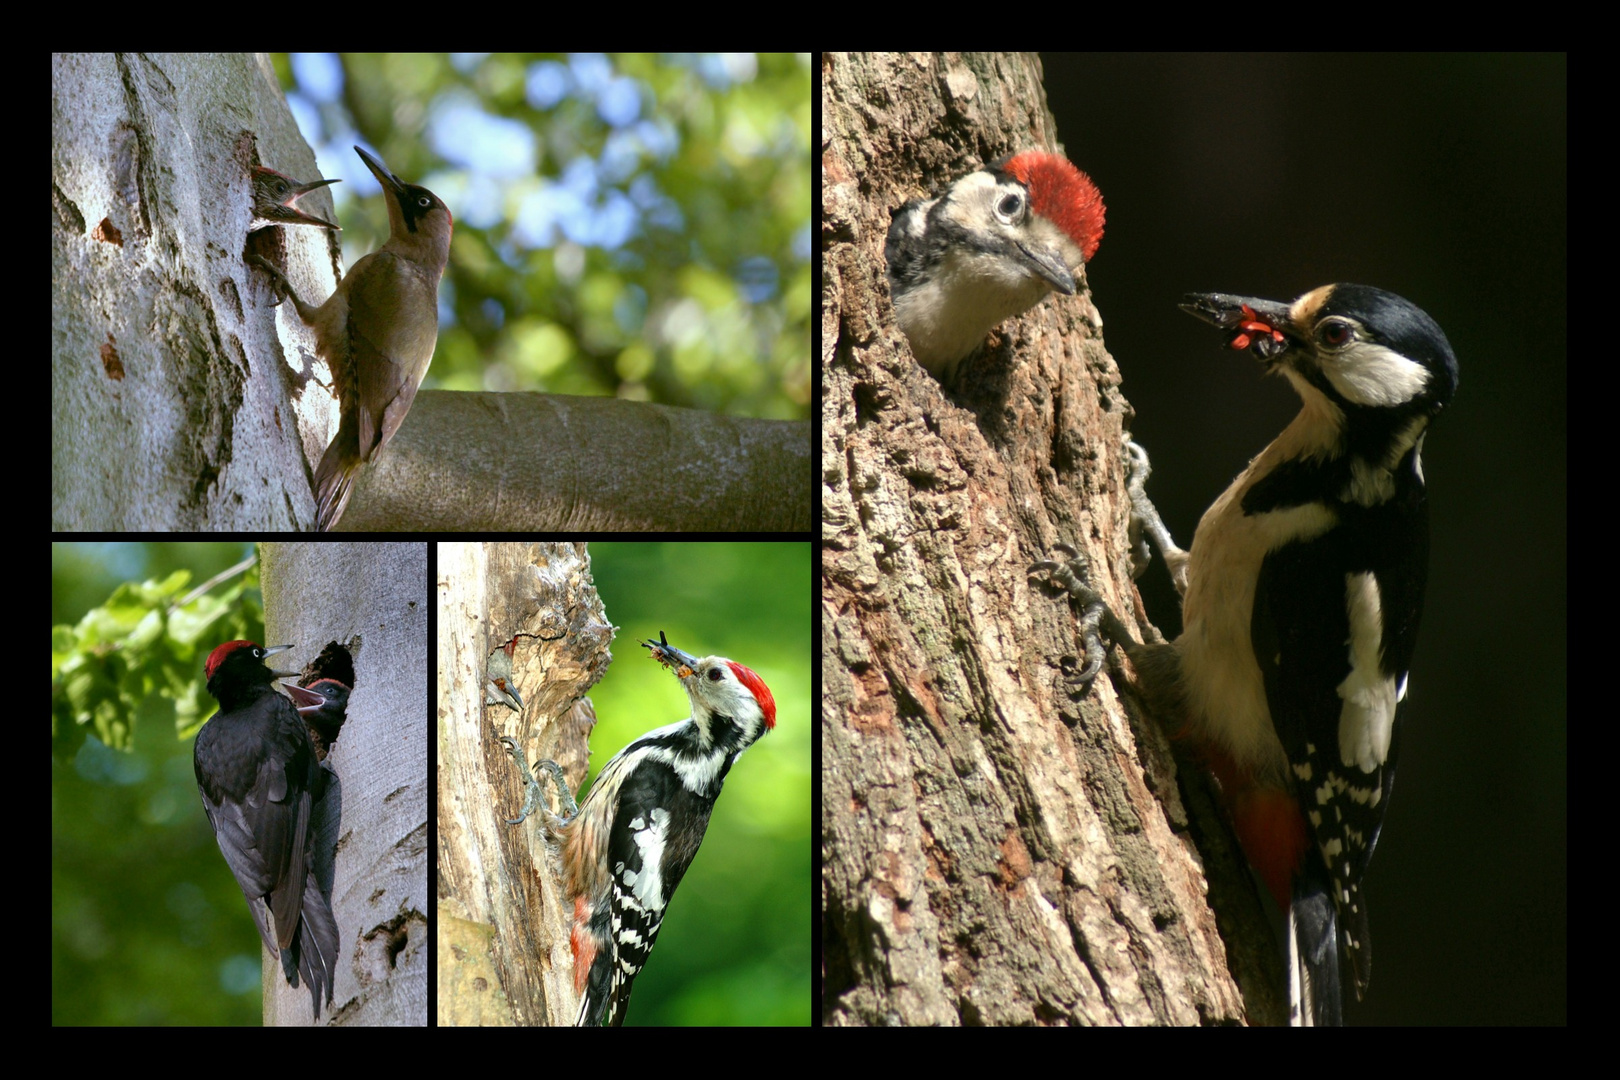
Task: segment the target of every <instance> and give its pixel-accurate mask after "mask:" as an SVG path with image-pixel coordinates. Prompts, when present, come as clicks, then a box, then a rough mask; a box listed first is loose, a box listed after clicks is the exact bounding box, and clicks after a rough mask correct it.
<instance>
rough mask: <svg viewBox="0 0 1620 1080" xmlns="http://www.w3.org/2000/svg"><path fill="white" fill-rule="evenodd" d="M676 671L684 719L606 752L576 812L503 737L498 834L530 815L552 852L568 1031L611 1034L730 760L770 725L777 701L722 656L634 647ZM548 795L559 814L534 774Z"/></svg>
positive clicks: (557, 779)
mask: <svg viewBox="0 0 1620 1080" xmlns="http://www.w3.org/2000/svg"><path fill="white" fill-rule="evenodd" d="M642 644H643V645H645V646H646V647H647V648H648V649H651V650H652V656H653V659H655V660H657V661H658V662H659V663H661V664H663V665H664V666H665V667H667V668H669V669H670V670H671V671H673V672H674V673H675V675H676V676H677V677H678V678H679V679H680V680H681V686H682V687H683V688H685V690H686V694H687V697H689V698H690V699H691V701H692V715H691V716H690V717H688V718H687V719H685V720H682V721H680V722H679V723H676V724H670V725H669V726H668V727H661V728H658V729H657V730H655V731H649V732H647V734H645V735H643V736H641V738H639V739H636V740H635V741H634V742H632V743H631V744H630V745H628V746H626V747H625V748H624V749H623V750H620V751H619V752H618V753H617V754H615V755H614V756H613V758H612V760H610V761H609V762H608V763H607V764H606V765H604V766H602V771H601V772H600V773H599V774H598V775H597V777H596V782H595V783H594V784H592V785H591V790H590V791H589V792H588V793H587V794H586V796H585V801H584V803H583V804H581V805H579V806H578V807H576V806H575V805H574V798H573V796H572V795H571V794H570V793H569V790H568V784H567V782H566V781H564V779H563V772H562V767H561V766H560V765H558V764H557V763H556V762H555V761H539V762H536V763H535V766H534V770H533V772H532V773H531V772H530V770H529V768H528V763H527V759H526V758H525V756H524V754H523V749H522V747H520V746H519V745H518V743H517V741H516V740H515V739H512V738H511V737H509V736H503V737H502V738H501V742H503V743H505V744H506V748H507V751H508V752H509V753H510V754H511V755H512V759H513V761H514V762H516V764H517V766H518V768H519V770H521V772H522V773H523V776H524V781H525V785H526V789H527V790H526V794H525V798H524V803H523V810H522V812H521V813H520V814H519V815H518V817H517V818H516V819H515V820H512V819H507V824H508V825H516V824H518V823H519V822H521V821H523V820H524V819H525V818H527V817H528V816H529V815H530V814H531V813H534V814H535V816H536V817H537V819H538V820H539V822H540V825H541V828H542V830H543V831H544V833H545V834H546V838H547V841H548V843H549V844H550V845H552V846H553V847H554V848H556V849H558V850H560V852H561V855H562V864H563V883H564V886H565V888H566V890H567V894H568V898H569V899H570V900H571V901H572V902H573V905H574V928H573V934H572V941H571V944H572V946H573V953H574V989H575V991H576V992H577V993H578V994H579V1013H578V1016H577V1018H576V1020H575V1023H576V1024H578V1025H579V1026H581V1027H594V1026H598V1025H605V1026H611V1027H618V1026H619V1025H620V1024H622V1023H623V1022H624V1014H625V1007H626V1006H627V1005H628V1004H629V1003H630V987H631V984H632V983H633V982H634V981H635V978H636V975H637V974H638V973H639V972H640V971H641V969H642V967H644V966H645V965H646V963H647V956H648V954H649V953H650V952H651V951H652V947H653V942H655V941H656V940H657V939H658V930H659V927H661V926H662V925H663V922H664V913H665V911H666V910H667V909H668V907H669V901H670V898H671V897H673V896H674V895H675V889H676V887H677V886H678V885H680V883H681V878H682V877H684V876H685V875H686V870H687V868H688V867H689V866H691V864H692V858H693V856H695V855H696V854H697V850H698V845H699V844H701V843H702V842H703V833H704V831H705V830H706V829H708V827H709V815H710V813H711V812H712V811H713V810H714V802H715V799H717V798H719V796H720V788H721V785H723V784H724V783H725V780H726V774H727V773H728V772H730V771H731V766H732V765H733V764H734V763H735V762H736V760H737V758H738V756H739V755H741V754H742V752H743V751H744V750H746V749H748V748H749V747H750V746H752V745H753V744H754V742H755V741H756V740H757V739H758V738H759V737H760V736H761V735H763V734H765V733H766V732H767V731H769V730H770V729H771V728H773V727H775V726H776V701H775V699H774V698H772V697H771V692H770V690H769V689H768V688H767V687H766V685H765V683H764V681H763V680H762V679H760V677H759V676H758V675H756V674H754V673H753V672H752V671H751V670H749V669H748V668H746V667H743V666H742V665H741V664H739V663H737V662H735V661H733V660H727V659H726V658H725V657H723V656H705V657H703V658H702V659H698V658H697V657H694V656H690V655H688V654H687V653H684V652H682V651H681V650H679V649H677V648H675V647H674V646H673V645H671V644H669V642H668V641H667V640H666V639H665V638H664V635H663V634H662V633H660V634H659V635H658V640H657V641H647V642H643V643H642ZM542 769H544V770H546V771H547V772H549V773H550V774H551V777H552V780H553V782H554V783H555V784H556V786H557V795H558V803H559V809H560V810H561V814H560V815H559V814H553V813H551V811H550V810H548V809H547V808H546V805H545V796H544V793H543V789H542V788H541V786H540V783H539V774H540V771H541V770H542Z"/></svg>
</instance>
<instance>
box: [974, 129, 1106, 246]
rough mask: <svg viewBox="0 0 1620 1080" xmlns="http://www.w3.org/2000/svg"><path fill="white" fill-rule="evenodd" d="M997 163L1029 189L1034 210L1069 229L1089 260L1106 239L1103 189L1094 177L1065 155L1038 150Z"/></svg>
mask: <svg viewBox="0 0 1620 1080" xmlns="http://www.w3.org/2000/svg"><path fill="white" fill-rule="evenodd" d="M996 167H997V168H1000V169H1002V170H1003V171H1005V172H1007V173H1009V174H1011V175H1012V176H1013V177H1014V178H1015V179H1016V180H1018V182H1019V183H1021V184H1023V185H1024V187H1025V188H1027V189H1028V190H1029V204H1030V206H1031V207H1032V208H1033V209H1034V211H1035V212H1036V213H1037V214H1039V215H1041V216H1042V217H1044V218H1046V219H1047V220H1048V221H1051V222H1053V223H1054V224H1055V225H1057V227H1058V228H1060V229H1062V230H1063V231H1064V232H1066V233H1068V234H1069V237H1070V238H1071V239H1072V240H1074V242H1075V243H1076V244H1078V245H1079V246H1080V253H1081V254H1082V255H1084V256H1085V259H1086V262H1088V263H1089V262H1090V261H1091V257H1092V256H1093V255H1095V254H1096V253H1097V245H1099V244H1101V243H1102V235H1103V216H1104V208H1103V198H1102V192H1100V191H1098V190H1097V185H1096V184H1094V183H1092V182H1091V177H1089V176H1087V175H1086V174H1085V173H1083V172H1081V171H1080V170H1079V169H1077V168H1075V167H1074V165H1073V164H1072V163H1071V162H1070V161H1069V159H1068V158H1066V157H1064V156H1063V155H1061V154H1048V153H1044V152H1041V151H1038V150H1030V151H1026V152H1025V153H1022V154H1017V155H1014V156H1013V157H1010V158H1007V159H1006V160H1005V161H1003V162H1000V163H999V164H998V165H997V166H996Z"/></svg>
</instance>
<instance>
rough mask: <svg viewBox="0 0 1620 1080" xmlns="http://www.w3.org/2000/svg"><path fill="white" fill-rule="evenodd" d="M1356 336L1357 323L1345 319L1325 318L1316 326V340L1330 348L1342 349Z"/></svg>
mask: <svg viewBox="0 0 1620 1080" xmlns="http://www.w3.org/2000/svg"><path fill="white" fill-rule="evenodd" d="M1355 336H1356V327H1355V324H1354V323H1351V322H1349V321H1347V320H1345V319H1324V320H1323V321H1322V322H1321V324H1320V325H1318V326H1317V328H1316V340H1317V341H1318V342H1319V343H1321V344H1322V345H1325V346H1326V347H1328V348H1330V349H1342V348H1343V347H1344V346H1346V345H1348V344H1350V342H1351V341H1353V340H1355Z"/></svg>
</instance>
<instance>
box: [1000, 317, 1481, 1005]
mask: <svg viewBox="0 0 1620 1080" xmlns="http://www.w3.org/2000/svg"><path fill="white" fill-rule="evenodd" d="M1182 307H1183V308H1184V309H1185V310H1186V311H1187V312H1189V313H1190V314H1192V315H1194V316H1196V317H1198V318H1200V319H1203V320H1204V321H1206V322H1210V323H1213V324H1215V325H1217V326H1220V327H1222V328H1224V329H1225V330H1227V331H1228V336H1227V345H1228V346H1229V347H1231V348H1233V349H1237V350H1240V351H1242V350H1248V351H1251V352H1252V353H1253V354H1254V355H1255V356H1256V357H1258V358H1259V359H1260V360H1261V361H1262V362H1263V363H1264V364H1265V366H1266V369H1267V371H1270V372H1275V373H1279V374H1281V375H1283V376H1285V377H1286V378H1287V379H1288V381H1289V382H1290V383H1292V384H1293V387H1294V389H1295V390H1296V391H1298V393H1299V396H1300V397H1301V399H1303V407H1302V408H1301V409H1300V412H1299V415H1298V416H1296V417H1295V418H1294V421H1293V422H1292V423H1291V424H1289V425H1288V427H1287V428H1286V429H1284V431H1283V433H1282V434H1281V435H1279V436H1277V438H1276V439H1274V440H1272V443H1271V445H1270V446H1268V447H1266V448H1265V449H1264V450H1263V451H1261V453H1260V454H1259V456H1258V457H1256V458H1255V459H1254V460H1253V461H1252V462H1250V463H1249V467H1248V468H1247V469H1245V470H1244V471H1243V473H1242V475H1240V476H1239V477H1238V478H1237V479H1236V480H1234V481H1233V482H1232V485H1231V486H1230V487H1228V488H1227V489H1226V492H1225V494H1223V495H1222V496H1221V497H1220V498H1218V499H1216V500H1215V502H1214V504H1213V505H1212V506H1210V508H1209V510H1208V511H1206V512H1205V514H1204V516H1203V519H1202V520H1201V521H1200V522H1199V523H1198V531H1197V533H1196V534H1195V535H1194V537H1193V544H1192V549H1191V551H1190V552H1186V551H1182V550H1180V549H1179V548H1177V547H1176V546H1175V544H1174V542H1173V541H1171V540H1170V538H1169V533H1168V531H1167V530H1165V528H1164V526H1163V523H1162V521H1160V520H1159V517H1158V514H1157V513H1156V512H1155V511H1154V510H1153V508H1152V504H1151V503H1149V502H1147V498H1146V495H1145V494H1144V493H1143V491H1142V486H1141V481H1142V480H1144V479H1145V475H1144V470H1145V465H1146V461H1145V456H1144V455H1142V454H1141V451H1140V448H1139V447H1137V446H1136V445H1135V444H1134V443H1131V444H1127V448H1126V449H1127V455H1126V456H1127V461H1128V462H1129V463H1130V464H1131V466H1133V469H1132V471H1133V473H1134V475H1132V476H1131V477H1130V481H1129V484H1128V489H1129V491H1130V494H1131V501H1132V504H1133V513H1134V516H1135V518H1136V519H1137V520H1138V521H1139V522H1140V523H1141V524H1142V525H1143V527H1144V528H1145V529H1146V531H1147V532H1148V534H1149V535H1150V536H1152V537H1153V539H1154V540H1155V542H1156V543H1157V544H1158V545H1159V547H1160V548H1161V550H1162V551H1163V552H1164V555H1165V561H1166V563H1167V564H1168V566H1169V568H1170V571H1171V575H1172V577H1173V578H1174V579H1175V582H1176V585H1177V587H1178V588H1179V589H1180V590H1181V592H1182V593H1183V599H1182V632H1181V635H1180V636H1179V637H1177V638H1176V640H1175V641H1174V642H1172V643H1169V644H1147V645H1144V644H1140V643H1138V642H1136V641H1135V640H1134V639H1133V638H1132V637H1131V635H1130V632H1129V630H1128V629H1127V628H1126V627H1125V626H1124V625H1123V624H1122V623H1121V622H1120V620H1119V619H1118V618H1116V617H1115V616H1114V615H1113V613H1112V612H1110V611H1108V610H1107V606H1106V604H1104V603H1103V602H1102V600H1101V597H1100V594H1098V593H1097V592H1096V591H1095V590H1094V589H1092V588H1091V586H1090V584H1089V583H1088V581H1087V574H1086V572H1087V567H1086V564H1085V561H1084V559H1083V558H1082V557H1081V555H1080V553H1079V552H1078V551H1076V550H1075V549H1074V548H1071V547H1068V546H1066V545H1060V547H1059V550H1060V551H1061V552H1062V553H1063V554H1064V555H1065V556H1066V558H1065V559H1064V560H1062V561H1046V562H1041V563H1037V564H1035V566H1034V567H1033V568H1032V570H1035V571H1040V572H1046V573H1050V574H1051V575H1052V578H1053V580H1054V581H1055V582H1056V583H1057V584H1059V585H1061V586H1063V587H1064V588H1065V589H1067V590H1068V592H1069V594H1070V595H1071V596H1072V597H1073V598H1074V599H1076V600H1078V601H1080V602H1081V603H1082V604H1083V605H1084V607H1085V608H1086V609H1087V615H1088V617H1090V618H1091V619H1092V622H1091V625H1096V623H1097V622H1099V621H1100V622H1101V625H1102V628H1103V630H1104V631H1105V632H1106V634H1107V635H1108V636H1109V637H1110V638H1112V639H1113V640H1114V642H1115V643H1116V644H1118V645H1120V646H1121V647H1122V648H1123V649H1124V650H1125V652H1126V654H1127V655H1128V656H1129V657H1130V659H1131V664H1132V666H1133V667H1134V668H1135V669H1136V673H1137V686H1138V689H1139V690H1140V691H1141V694H1142V699H1143V701H1144V702H1145V703H1146V705H1147V706H1148V708H1149V711H1151V712H1152V713H1154V714H1155V715H1156V716H1157V717H1158V718H1159V719H1160V720H1161V721H1163V722H1166V723H1167V724H1168V725H1169V726H1171V727H1172V729H1173V730H1174V731H1175V733H1176V734H1178V735H1179V736H1182V737H1186V738H1188V739H1189V740H1191V742H1192V743H1193V744H1194V745H1196V746H1197V747H1199V748H1200V751H1201V754H1202V757H1203V760H1204V762H1205V764H1206V765H1207V766H1208V768H1209V770H1210V772H1211V773H1213V774H1214V776H1215V778H1216V780H1217V781H1218V782H1219V784H1220V787H1221V794H1222V798H1223V801H1224V802H1225V804H1226V807H1227V809H1228V812H1229V813H1230V815H1231V819H1232V824H1233V828H1234V830H1235V831H1236V833H1237V836H1238V840H1239V842H1240V843H1241V844H1242V845H1243V851H1244V854H1245V855H1246V856H1247V857H1248V860H1249V862H1250V864H1251V865H1252V866H1253V867H1254V869H1255V870H1256V872H1257V873H1258V874H1259V876H1260V878H1261V880H1262V881H1263V882H1264V883H1265V885H1266V887H1267V889H1268V890H1269V891H1270V892H1271V894H1272V895H1273V896H1274V897H1275V898H1276V901H1277V904H1278V906H1279V907H1280V908H1282V909H1284V910H1286V911H1287V912H1288V922H1289V939H1288V952H1289V961H1290V963H1289V969H1290V980H1289V1000H1290V1020H1291V1021H1292V1022H1294V1023H1297V1024H1316V1023H1338V1022H1340V1021H1341V1020H1342V1001H1343V996H1344V989H1354V991H1355V994H1356V997H1357V998H1358V999H1359V998H1360V997H1361V996H1362V995H1363V994H1364V993H1365V992H1366V989H1367V983H1368V979H1369V977H1370V975H1371V971H1372V946H1371V942H1370V940H1369V938H1368V933H1367V923H1368V921H1367V902H1366V898H1365V896H1364V895H1363V893H1362V888H1361V882H1362V878H1363V876H1364V875H1365V874H1366V871H1367V865H1368V863H1369V861H1370V860H1371V859H1372V853H1373V848H1374V846H1375V845H1376V844H1377V843H1378V836H1379V833H1380V831H1381V830H1382V829H1383V823H1384V812H1385V810H1386V809H1387V808H1388V805H1389V795H1390V790H1391V788H1392V787H1393V784H1394V780H1395V760H1396V756H1397V751H1398V750H1399V747H1400V723H1401V707H1402V702H1403V700H1404V699H1405V697H1406V685H1407V681H1406V676H1407V669H1408V667H1409V665H1410V663H1411V659H1412V650H1413V646H1414V644H1415V643H1416V641H1417V628H1418V619H1419V616H1420V615H1421V613H1422V609H1423V586H1424V579H1425V576H1426V573H1427V563H1428V554H1429V516H1428V496H1427V493H1426V488H1425V486H1424V477H1423V463H1422V451H1423V440H1424V437H1425V435H1426V434H1427V432H1428V429H1429V423H1430V421H1432V420H1433V419H1434V418H1435V417H1436V416H1437V415H1438V414H1439V413H1440V412H1441V411H1443V410H1444V409H1445V408H1446V406H1448V405H1449V404H1450V403H1451V399H1452V396H1453V395H1454V394H1455V392H1456V389H1457V360H1456V357H1455V356H1454V355H1453V354H1452V351H1451V345H1450V343H1449V342H1448V341H1447V340H1446V335H1445V334H1444V332H1442V331H1441V329H1440V327H1439V326H1438V325H1436V323H1435V321H1434V320H1433V319H1431V318H1430V317H1429V316H1428V315H1426V314H1425V313H1424V312H1423V311H1421V310H1420V309H1419V308H1418V307H1417V306H1416V305H1414V304H1412V303H1411V302H1409V301H1407V300H1404V299H1402V298H1401V297H1399V296H1396V295H1395V294H1393V293H1389V292H1385V291H1383V290H1381V289H1374V288H1370V287H1368V286H1365V285H1326V286H1323V287H1322V288H1319V289H1313V290H1312V291H1310V292H1308V293H1306V294H1305V295H1304V296H1301V297H1300V298H1299V299H1297V300H1295V301H1294V302H1293V303H1291V304H1286V303H1276V302H1273V301H1267V300H1257V299H1253V298H1250V297H1241V296H1228V295H1225V294H1220V293H1202V294H1195V295H1190V296H1188V297H1187V298H1186V299H1185V300H1184V301H1183V303H1182ZM1087 651H1088V657H1089V658H1091V662H1090V663H1088V665H1087V671H1086V672H1085V674H1088V675H1089V674H1094V673H1095V670H1096V669H1097V668H1098V667H1100V666H1101V657H1102V649H1101V646H1100V645H1093V644H1092V643H1090V642H1088V648H1087ZM1341 960H1343V961H1345V964H1344V966H1342V967H1341Z"/></svg>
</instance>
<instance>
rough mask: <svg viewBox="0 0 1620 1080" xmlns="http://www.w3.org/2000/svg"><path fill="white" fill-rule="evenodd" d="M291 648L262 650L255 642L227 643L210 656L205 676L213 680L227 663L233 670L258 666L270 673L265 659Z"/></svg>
mask: <svg viewBox="0 0 1620 1080" xmlns="http://www.w3.org/2000/svg"><path fill="white" fill-rule="evenodd" d="M290 648H292V646H291V645H277V646H275V647H274V648H269V649H261V648H260V647H259V644H258V642H255V641H227V642H226V643H225V644H223V645H220V646H218V647H216V648H215V649H214V651H213V652H211V653H209V654H208V661H207V663H205V664H203V674H204V676H206V677H207V678H210V679H212V678H213V677H214V676H215V675H216V674H217V673H218V672H219V669H220V668H221V667H223V666H224V665H225V664H226V663H227V662H229V663H230V665H231V667H232V668H244V669H245V668H250V667H252V666H255V665H256V666H259V667H263V668H264V669H265V670H266V671H269V670H270V668H269V665H268V664H265V663H264V658H265V657H267V656H269V655H271V654H272V653H278V652H285V651H286V650H288V649H290ZM273 674H274V676H275V677H281V676H283V675H292V674H297V673H296V672H275V673H273ZM266 681H269V680H266Z"/></svg>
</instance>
